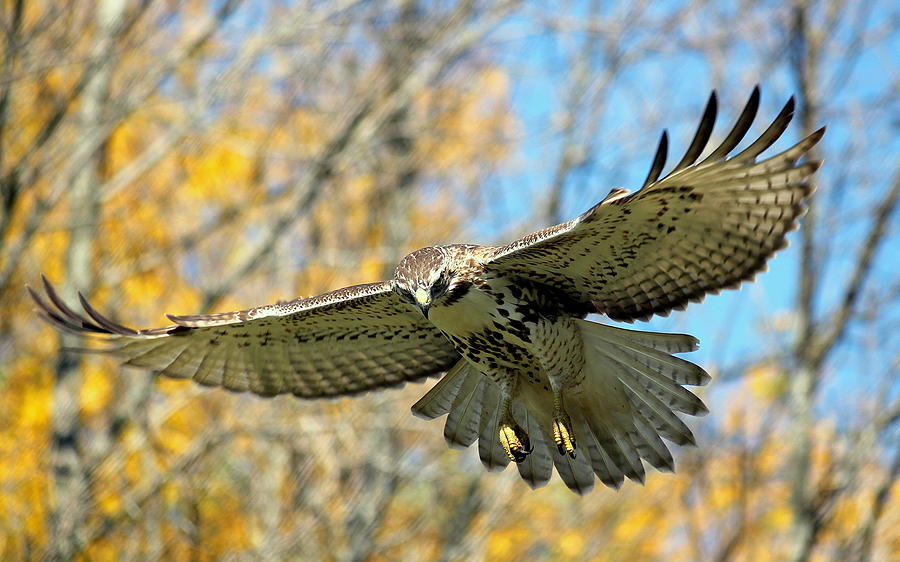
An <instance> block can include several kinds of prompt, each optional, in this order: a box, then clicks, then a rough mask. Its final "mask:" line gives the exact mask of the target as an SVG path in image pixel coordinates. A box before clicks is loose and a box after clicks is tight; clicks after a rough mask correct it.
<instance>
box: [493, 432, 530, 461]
mask: <svg viewBox="0 0 900 562" xmlns="http://www.w3.org/2000/svg"><path fill="white" fill-rule="evenodd" d="M499 434H500V444H501V445H502V446H503V450H504V451H506V456H508V457H509V460H511V461H513V462H515V463H516V464H519V463H521V462H523V461H524V460H525V458H526V457H527V456H528V455H529V453H531V452H532V451H533V450H534V448H532V446H531V441H530V440H529V439H528V434H527V433H525V430H524V429H522V428H521V427H519V426H518V425H515V424H510V423H501V424H500V428H499Z"/></svg>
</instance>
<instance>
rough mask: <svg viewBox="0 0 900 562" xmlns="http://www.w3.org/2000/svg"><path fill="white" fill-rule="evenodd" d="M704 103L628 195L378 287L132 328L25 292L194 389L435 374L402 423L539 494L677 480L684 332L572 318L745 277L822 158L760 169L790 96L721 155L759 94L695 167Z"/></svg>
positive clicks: (433, 252)
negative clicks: (560, 484) (437, 423)
mask: <svg viewBox="0 0 900 562" xmlns="http://www.w3.org/2000/svg"><path fill="white" fill-rule="evenodd" d="M716 107H717V103H716V96H715V92H713V94H712V96H711V97H710V99H709V102H708V104H707V106H706V110H705V112H704V114H703V117H702V119H701V121H700V126H699V128H698V129H697V132H696V134H695V135H694V138H693V140H692V142H691V144H690V147H689V148H688V150H687V153H686V154H685V155H684V157H683V158H682V159H681V160H680V161H679V162H678V164H676V165H675V167H674V169H672V171H671V172H669V173H668V174H667V175H666V176H665V177H663V178H662V179H660V173H661V172H662V169H663V166H664V165H665V160H666V153H667V145H668V140H667V136H666V133H663V136H662V139H661V140H660V143H659V147H658V149H657V151H656V156H655V158H654V159H653V164H652V166H651V169H650V173H649V174H648V176H647V179H646V181H645V182H644V185H643V186H642V187H641V189H640V190H638V191H637V192H636V193H629V192H628V191H626V190H624V189H613V190H612V191H611V192H610V193H609V195H607V196H606V198H605V199H603V200H602V201H600V202H599V203H598V204H597V205H595V206H594V207H592V208H590V209H589V210H587V211H586V212H585V213H583V214H582V215H580V216H579V217H577V218H575V219H573V220H571V221H569V222H565V223H563V224H559V225H556V226H552V227H549V228H545V229H543V230H540V231H538V232H535V233H532V234H529V235H528V236H525V237H524V238H521V239H520V240H516V241H515V242H512V243H511V244H507V245H505V246H476V245H469V244H452V245H446V246H434V247H428V248H423V249H421V250H417V251H415V252H413V253H411V254H409V255H408V256H406V257H404V258H403V259H402V260H401V261H400V263H399V265H398V266H397V268H396V271H395V274H394V278H393V279H391V280H389V281H383V282H380V283H371V284H367V285H356V286H353V287H346V288H343V289H339V290H337V291H333V292H330V293H325V294H323V295H319V296H316V297H312V298H306V299H298V300H295V301H292V302H287V303H279V304H273V305H269V306H261V307H258V308H251V309H248V310H241V311H237V312H225V313H220V314H206V315H197V316H171V315H170V316H168V318H169V319H170V320H171V321H172V322H174V325H171V326H166V327H163V328H152V329H145V330H133V329H131V328H126V327H124V326H122V325H120V324H117V323H115V322H113V321H111V320H110V319H108V318H106V317H105V316H103V315H102V314H100V313H99V312H97V311H96V310H95V309H94V308H93V307H91V305H90V304H89V303H88V302H87V301H86V300H85V299H84V297H81V305H82V306H83V308H84V312H85V313H86V314H79V313H77V312H75V311H73V310H72V309H71V308H70V307H69V306H67V305H66V303H65V302H63V301H62V300H61V299H60V298H59V296H58V295H57V294H56V292H55V291H54V289H53V287H52V286H51V285H50V284H49V283H48V282H47V281H46V279H44V289H45V295H43V296H42V295H39V294H37V293H36V292H34V291H31V289H29V291H31V295H32V297H33V298H34V300H35V302H36V303H37V304H38V306H39V307H40V309H39V313H40V314H41V315H42V316H43V317H44V318H45V319H46V320H48V321H49V322H50V323H51V324H53V325H54V326H56V327H57V328H60V329H65V330H71V331H74V332H77V333H84V334H90V335H95V336H99V337H100V338H102V339H103V340H104V341H105V342H106V343H107V344H108V347H107V348H106V349H105V351H106V352H107V353H110V354H112V355H114V356H116V357H119V358H120V359H122V360H123V362H124V363H125V364H127V365H134V366H137V367H144V368H148V369H153V370H155V371H158V372H159V373H160V374H163V375H166V376H170V377H178V378H192V379H194V380H195V381H197V382H198V383H200V384H203V385H210V386H221V387H224V388H227V389H229V390H234V391H242V392H243V391H249V392H253V393H255V394H259V395H263V396H272V395H276V394H287V393H291V394H294V395H295V396H299V397H301V398H320V397H334V396H346V395H353V394H358V393H361V392H365V391H370V390H379V389H383V388H388V387H394V386H399V385H402V384H403V383H405V382H407V381H423V380H425V379H426V378H428V377H434V376H440V375H443V378H441V380H440V381H439V382H438V383H437V384H436V385H435V386H434V387H433V388H432V389H431V390H429V391H428V393H426V394H425V396H424V397H422V399H421V400H419V401H418V402H417V403H416V404H415V405H413V407H412V410H413V413H414V414H415V415H417V416H420V417H423V418H426V419H433V418H436V417H438V416H441V415H443V414H448V416H447V421H446V425H445V428H444V436H445V438H446V440H447V442H448V443H449V444H450V446H452V447H468V446H469V445H471V444H472V443H474V442H475V440H476V439H477V440H478V452H479V455H480V457H481V460H482V461H483V463H484V465H485V466H486V467H487V469H488V470H497V469H503V468H504V467H505V466H506V465H507V464H508V463H509V462H510V461H513V462H515V463H516V465H517V468H518V470H519V473H520V475H521V476H522V478H523V479H524V480H525V481H526V482H527V483H528V484H529V485H530V486H532V487H539V486H542V485H544V484H546V483H547V482H548V481H549V479H550V476H551V472H552V467H553V466H555V467H556V470H557V472H558V473H559V475H560V476H561V477H562V479H563V480H564V481H565V483H566V485H567V486H568V487H569V488H571V489H572V490H574V491H576V492H578V493H584V492H586V491H588V490H590V489H591V488H592V487H593V485H594V474H596V475H597V477H599V479H600V481H601V482H603V483H604V484H606V485H607V486H610V487H614V488H618V487H619V486H620V485H621V484H622V482H623V480H624V478H625V477H626V476H627V477H629V478H630V479H632V480H636V481H640V482H643V480H644V467H643V463H642V460H641V459H644V460H646V461H647V462H648V463H649V464H650V465H652V466H654V467H656V468H657V469H659V470H663V471H672V470H674V463H673V460H672V455H671V453H670V452H669V449H668V447H667V446H666V444H665V443H664V442H663V441H662V438H665V439H666V440H668V441H672V442H674V443H677V444H679V445H684V444H694V437H693V435H692V434H691V431H690V430H689V429H688V427H687V426H686V425H685V424H684V422H683V421H682V420H681V419H680V418H679V417H678V416H677V415H676V414H675V412H682V413H685V414H690V415H702V414H705V413H706V412H707V409H706V406H704V404H703V402H701V401H700V399H699V398H697V397H696V396H695V395H694V394H692V393H691V392H689V391H688V390H687V389H685V388H684V385H703V384H706V383H707V382H708V381H709V379H710V377H709V375H708V374H707V373H706V372H705V371H704V370H703V369H701V368H700V367H698V366H697V365H695V364H693V363H690V362H688V361H685V360H684V359H681V358H678V357H675V356H674V355H672V354H674V353H682V352H687V351H692V350H694V349H696V347H697V340H696V339H695V338H693V337H691V336H689V335H684V334H661V333H651V332H640V331H633V330H625V329H622V328H616V327H612V326H606V325H602V324H597V323H594V322H590V321H588V320H585V317H586V316H587V315H588V314H592V313H600V314H605V315H606V316H608V317H609V318H611V319H612V320H618V321H625V322H631V321H634V320H645V319H648V318H650V317H651V316H653V315H654V314H659V315H663V316H664V315H667V314H668V313H669V312H670V311H672V310H676V309H677V310H682V309H684V308H685V306H686V305H687V304H688V303H689V302H697V301H700V300H701V299H702V298H703V297H704V296H705V295H707V294H709V293H717V292H718V291H720V290H721V289H725V288H733V287H736V286H738V285H739V284H740V283H741V281H744V280H747V279H750V278H752V277H753V276H754V275H755V274H756V273H758V272H759V271H762V270H763V269H764V267H765V264H766V260H768V259H769V257H771V256H772V254H774V253H775V251H777V250H779V249H781V248H783V247H784V246H785V244H786V242H785V235H786V234H787V233H788V232H789V231H791V230H793V229H794V228H796V227H797V219H798V217H800V216H801V215H802V214H803V213H804V200H805V199H806V198H807V197H808V196H809V194H810V193H811V192H812V191H813V186H812V185H811V184H810V183H808V179H809V176H810V175H811V174H812V173H813V172H814V171H815V170H816V169H817V168H818V167H819V165H820V162H818V161H810V160H807V161H805V162H802V163H801V162H800V159H801V158H802V157H803V156H804V155H805V154H806V153H807V152H808V151H809V150H810V149H811V148H812V147H813V146H814V145H815V144H816V143H817V142H819V140H820V139H821V138H822V135H823V133H824V131H825V129H824V127H823V128H822V129H819V130H818V131H816V132H814V133H812V134H811V135H809V136H808V137H806V138H805V139H803V140H802V141H800V142H799V143H797V144H796V145H794V146H793V147H791V148H789V149H787V150H785V151H784V152H782V153H780V154H777V155H775V156H771V157H769V158H767V159H765V160H761V161H757V156H759V154H760V153H762V152H763V151H764V150H766V149H767V148H768V147H769V146H771V145H772V143H774V142H775V141H776V140H777V139H778V138H779V137H780V136H781V135H782V133H784V131H785V129H786V128H787V126H788V123H789V122H790V121H791V118H792V116H793V114H794V100H793V98H791V100H789V101H788V102H787V104H786V105H785V106H784V109H782V110H781V113H780V114H779V115H778V117H776V118H775V121H774V122H772V124H771V125H770V126H769V127H768V128H767V129H766V131H765V132H764V133H763V134H762V135H761V136H760V137H759V138H758V139H757V140H756V141H754V142H753V143H751V144H750V146H748V147H747V148H745V149H744V150H742V151H741V152H739V153H737V154H735V155H733V156H731V157H728V154H729V153H730V152H732V151H733V150H734V148H735V147H736V146H737V145H738V143H739V142H740V141H741V139H742V138H743V137H744V135H745V134H746V133H747V131H748V129H749V128H750V125H751V123H752V121H753V120H754V117H755V116H756V112H757V110H758V107H759V89H758V88H756V89H754V91H753V94H752V95H751V96H750V99H749V101H748V103H747V106H746V107H745V108H744V110H743V112H742V113H741V115H740V116H739V117H738V119H737V123H736V124H735V126H734V128H733V129H732V130H731V132H730V133H728V135H727V136H726V137H725V140H724V141H722V143H721V144H720V145H719V146H718V147H716V148H715V149H714V150H713V151H712V152H711V153H710V154H709V155H708V156H707V157H706V158H704V159H703V160H700V161H699V162H698V158H699V157H700V155H701V153H702V152H703V150H704V148H705V147H706V144H707V142H708V141H709V138H710V134H711V132H712V129H713V124H714V122H715V118H716Z"/></svg>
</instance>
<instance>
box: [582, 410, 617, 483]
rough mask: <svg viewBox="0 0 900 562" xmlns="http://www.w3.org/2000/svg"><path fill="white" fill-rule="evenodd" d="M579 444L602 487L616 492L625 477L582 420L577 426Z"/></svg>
mask: <svg viewBox="0 0 900 562" xmlns="http://www.w3.org/2000/svg"><path fill="white" fill-rule="evenodd" d="M578 429H580V432H579V433H578V434H577V435H579V436H580V443H581V444H582V445H581V446H583V447H584V448H585V449H586V450H587V453H588V455H589V456H590V460H591V468H593V469H594V474H596V475H597V478H599V479H600V481H601V482H603V484H604V485H606V486H608V487H610V488H613V489H615V490H618V489H619V488H620V487H621V486H622V482H624V481H625V475H624V474H622V471H621V470H619V467H618V465H616V463H615V462H613V460H612V459H611V458H610V457H609V455H608V454H606V451H604V450H603V448H602V447H600V445H599V444H598V443H597V439H596V438H595V437H594V433H593V432H592V431H591V429H590V427H588V424H587V422H586V421H584V420H582V421H581V423H580V424H579V428H578Z"/></svg>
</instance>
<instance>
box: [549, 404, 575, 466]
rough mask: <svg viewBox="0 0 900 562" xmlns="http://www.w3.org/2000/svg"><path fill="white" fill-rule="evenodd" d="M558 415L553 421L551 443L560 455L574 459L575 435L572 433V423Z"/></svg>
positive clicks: (566, 417)
mask: <svg viewBox="0 0 900 562" xmlns="http://www.w3.org/2000/svg"><path fill="white" fill-rule="evenodd" d="M563 416H565V414H563V415H559V416H555V417H554V419H553V441H555V442H556V449H557V450H558V451H559V454H560V455H565V454H568V455H569V456H570V457H572V458H573V459H574V458H575V434H574V432H572V422H571V421H569V419H568V416H565V417H563Z"/></svg>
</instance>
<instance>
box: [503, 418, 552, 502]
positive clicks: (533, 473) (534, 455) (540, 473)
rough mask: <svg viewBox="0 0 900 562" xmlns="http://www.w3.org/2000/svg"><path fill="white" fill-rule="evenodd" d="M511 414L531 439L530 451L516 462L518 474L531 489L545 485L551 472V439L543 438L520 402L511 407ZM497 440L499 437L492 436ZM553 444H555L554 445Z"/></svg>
mask: <svg viewBox="0 0 900 562" xmlns="http://www.w3.org/2000/svg"><path fill="white" fill-rule="evenodd" d="M513 416H514V417H515V418H516V421H517V422H519V424H521V426H522V428H523V429H524V430H525V432H526V433H528V437H529V439H530V440H531V447H532V449H533V450H532V452H531V454H530V455H528V456H527V457H525V460H524V461H522V462H520V463H518V464H516V468H517V469H518V470H519V476H521V477H522V480H524V481H525V483H526V484H528V485H529V486H530V487H531V488H532V489H536V488H540V487H542V486H546V485H547V482H549V481H550V476H551V475H552V474H553V459H552V458H551V456H550V446H551V445H552V443H553V442H552V441H550V442H549V444H548V442H547V441H545V440H544V433H543V432H542V431H541V428H540V426H539V425H538V423H537V420H536V419H535V417H534V416H533V415H531V414H530V413H529V412H528V410H527V409H526V408H525V406H523V405H522V404H515V406H514V407H513ZM494 438H495V439H498V440H499V437H496V436H495V437H494ZM554 446H555V445H554Z"/></svg>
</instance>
